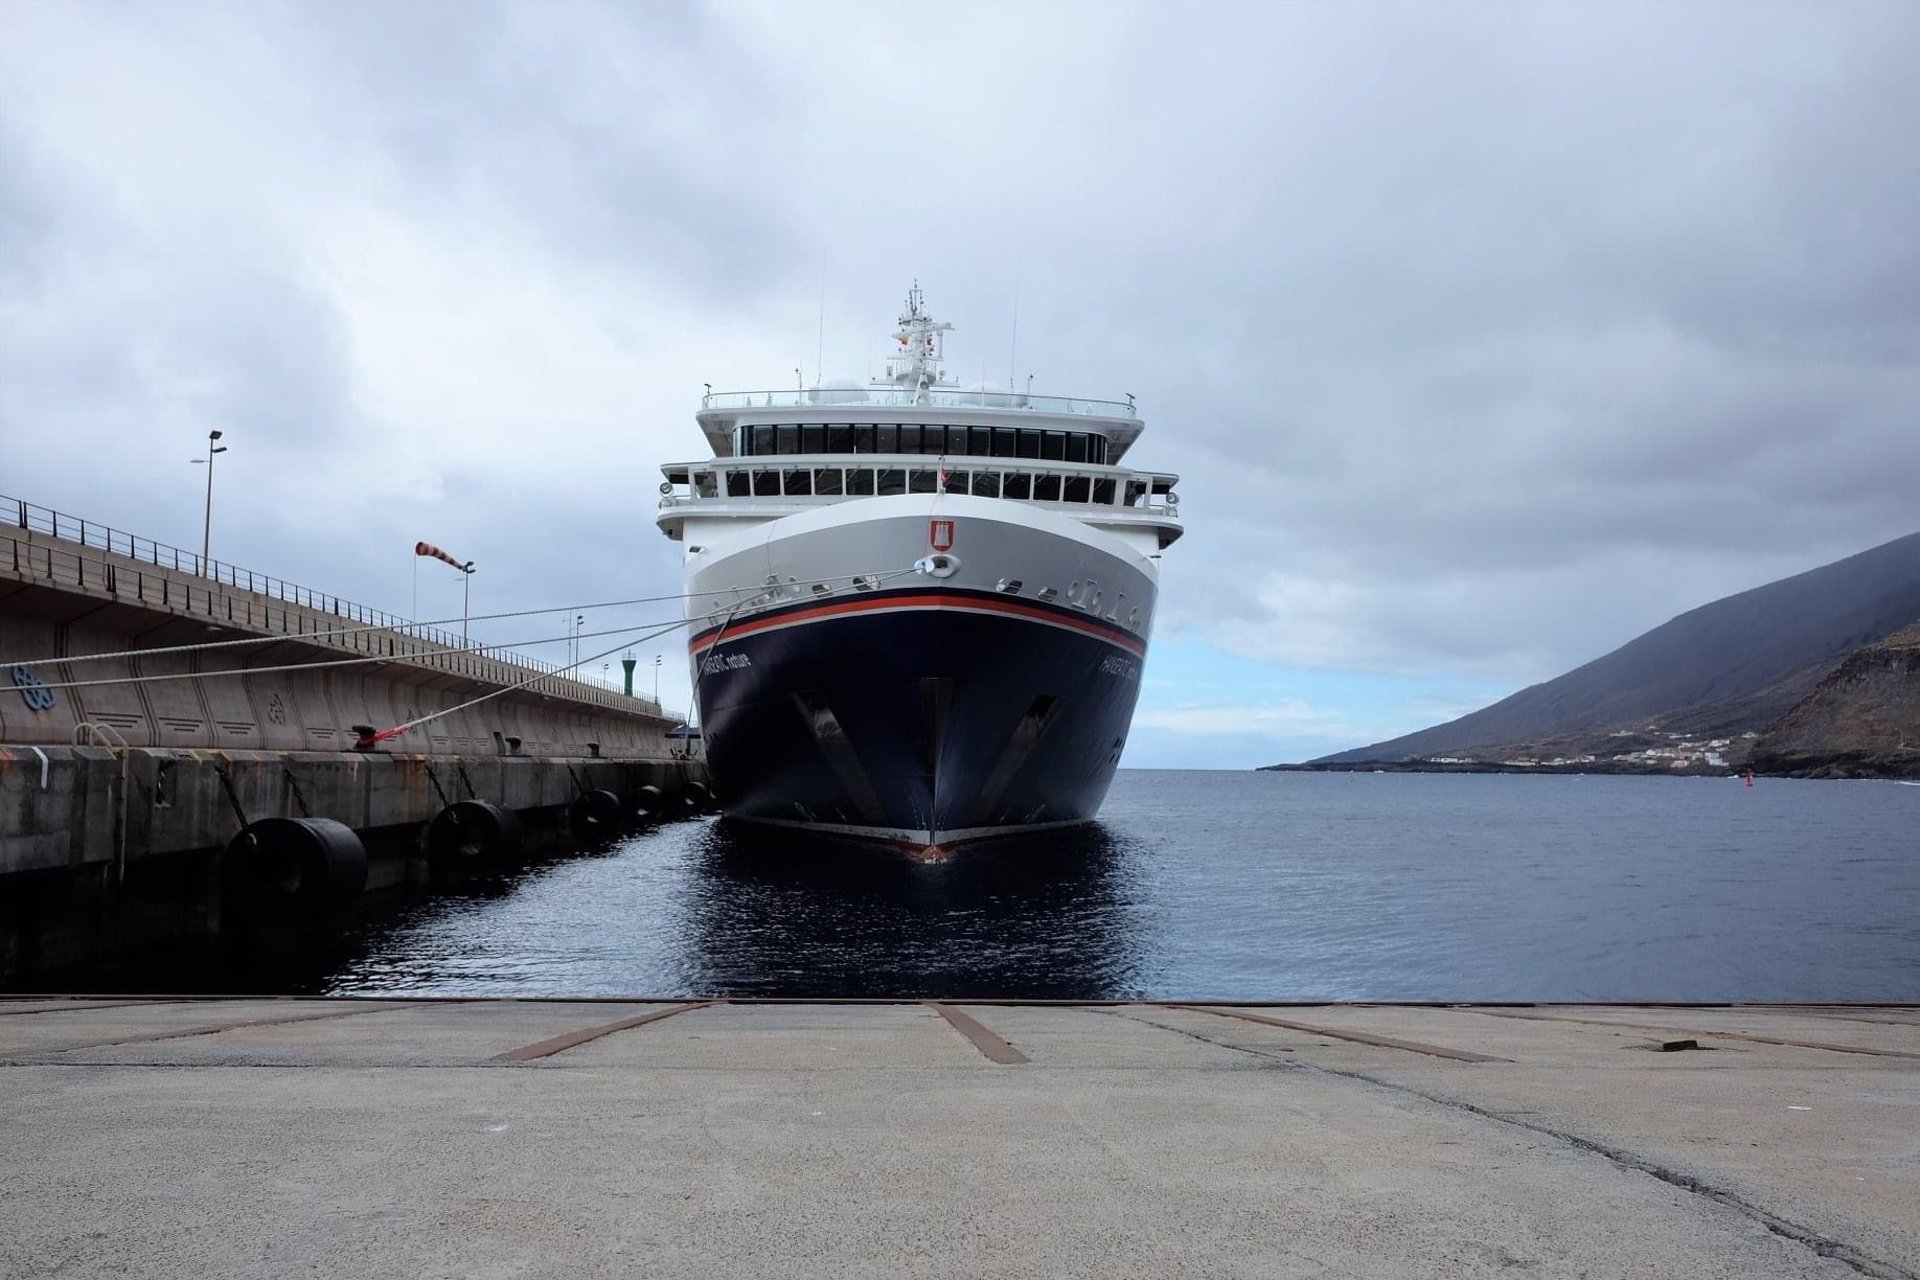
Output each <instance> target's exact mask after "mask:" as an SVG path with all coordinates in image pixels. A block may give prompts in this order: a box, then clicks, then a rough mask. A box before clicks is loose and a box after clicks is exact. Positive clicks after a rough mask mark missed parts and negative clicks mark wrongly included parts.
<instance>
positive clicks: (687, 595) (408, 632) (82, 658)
mask: <svg viewBox="0 0 1920 1280" xmlns="http://www.w3.org/2000/svg"><path fill="white" fill-rule="evenodd" d="M870 576H872V575H870V574H862V573H840V574H834V575H832V576H830V577H824V578H816V579H814V581H816V582H822V583H825V582H842V581H851V580H853V579H855V578H864V577H870ZM745 590H748V588H746V587H741V586H731V587H716V588H714V589H713V590H711V591H689V592H684V593H682V594H680V595H672V596H637V597H635V598H634V599H631V600H604V601H600V602H599V603H596V604H571V605H554V606H552V607H551V608H544V609H512V610H508V611H506V612H504V613H476V614H472V615H469V616H468V617H466V618H438V619H431V620H428V621H424V622H407V623H403V624H398V625H396V624H394V623H378V624H375V625H371V626H358V627H333V628H329V629H327V630H324V631H294V632H283V633H280V634H278V635H260V636H242V637H240V638H238V639H234V640H204V641H201V642H199V643H196V644H175V645H164V646H159V647H155V648H148V649H116V650H109V651H107V652H104V653H76V654H68V655H64V656H59V657H51V658H28V659H23V660H21V661H18V662H8V663H7V664H6V665H7V666H10V667H44V666H51V665H53V664H54V663H58V662H102V661H106V660H107V659H117V658H147V657H155V656H159V655H162V654H170V653H200V652H204V651H206V650H210V649H235V648H240V647H243V646H245V645H255V644H280V643H283V642H286V641H300V640H321V639H327V638H331V637H337V636H352V635H364V634H366V633H367V632H369V631H391V632H393V633H394V634H395V635H401V636H406V637H408V638H410V639H414V640H421V641H425V637H422V636H420V635H418V634H416V628H420V627H438V626H447V625H450V624H451V623H455V622H468V623H473V622H493V621H498V620H499V619H502V618H529V617H534V616H537V615H539V614H544V613H570V612H579V611H583V610H588V609H620V608H627V607H630V606H633V605H638V604H660V603H663V602H666V601H670V600H698V599H701V598H702V597H706V596H720V595H727V594H729V593H731V592H738V591H745ZM641 625H642V626H650V625H652V624H650V623H643V624H641ZM588 634H593V635H612V634H613V632H612V631H600V632H591V633H588ZM567 638H568V637H566V636H560V637H557V638H556V639H559V640H564V639H567ZM554 642H555V641H553V640H517V641H514V642H513V643H514V644H552V643H554ZM426 643H434V642H431V641H426ZM509 647H511V646H509V645H503V644H480V643H475V644H470V645H466V646H463V647H453V646H447V645H439V644H435V647H433V648H431V649H425V650H421V651H420V653H423V654H425V653H478V652H481V651H483V650H487V649H505V648H509ZM388 656H389V657H402V656H418V655H401V654H391V655H388ZM503 661H509V659H503ZM315 665H318V664H315ZM267 669H268V668H264V667H256V668H253V670H256V671H261V670H267ZM210 674H220V673H210ZM81 683H82V682H80V681H68V682H67V683H65V684H49V685H47V687H48V688H50V689H71V688H77V687H79V685H80V684H81ZM95 683H100V684H124V683H127V682H126V681H123V680H105V681H97V682H95Z"/></svg>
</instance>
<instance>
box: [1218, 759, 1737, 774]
mask: <svg viewBox="0 0 1920 1280" xmlns="http://www.w3.org/2000/svg"><path fill="white" fill-rule="evenodd" d="M1254 772H1256V773H1554V774H1582V773H1604V774H1622V775H1628V776H1632V777H1638V778H1729V777H1738V776H1739V775H1740V773H1741V772H1742V771H1741V770H1738V769H1734V768H1732V767H1731V766H1727V765H1720V766H1712V765H1691V764H1690V765H1682V766H1680V767H1679V768H1672V767H1669V768H1665V769H1649V768H1645V767H1644V766H1642V767H1634V766H1631V765H1623V764H1614V763H1613V762H1611V761H1606V760H1592V761H1588V762H1587V763H1585V764H1534V765H1526V764H1504V763H1501V762H1498V761H1490V760H1489V761H1478V760H1476V761H1471V762H1462V763H1459V764H1438V763H1435V762H1433V761H1429V760H1346V761H1340V762H1338V763H1334V762H1326V763H1322V762H1318V761H1307V762H1304V763H1301V764H1263V765H1260V766H1258V767H1257V768H1256V769H1255V770H1254Z"/></svg>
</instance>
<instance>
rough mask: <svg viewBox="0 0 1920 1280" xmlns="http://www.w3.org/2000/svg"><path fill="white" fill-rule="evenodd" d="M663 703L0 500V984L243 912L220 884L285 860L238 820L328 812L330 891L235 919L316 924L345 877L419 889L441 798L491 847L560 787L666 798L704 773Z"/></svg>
mask: <svg viewBox="0 0 1920 1280" xmlns="http://www.w3.org/2000/svg"><path fill="white" fill-rule="evenodd" d="M567 612H568V613H569V614H571V613H572V610H571V609H569V610H567ZM230 642H242V643H239V644H238V645H235V646H234V647H220V648H212V649H206V648H197V647H195V646H202V645H206V644H209V643H211V644H215V645H222V644H228V643H230ZM115 654H117V655H121V656H117V657H116V656H108V657H99V656H97V655H115ZM99 682H105V683H99ZM429 717H430V718H429ZM422 718H426V719H425V722H424V723H422V724H420V725H419V726H418V727H417V728H415V729H412V730H410V731H408V732H406V733H404V734H399V735H397V736H394V737H392V738H390V739H387V740H385V741H384V742H382V743H381V744H380V746H379V748H378V749H377V750H360V749H357V748H358V744H359V743H360V740H361V737H362V734H363V733H366V732H370V731H371V730H374V729H386V728H391V727H393V726H397V725H400V724H403V723H409V724H410V723H412V722H414V721H416V720H420V719H422ZM675 722H676V717H674V716H671V715H668V714H666V713H664V712H663V711H662V709H661V708H660V707H659V706H658V705H656V704H655V703H653V702H651V701H649V700H647V699H644V698H636V697H630V696H628V695H626V694H623V693H620V692H616V691H614V690H612V689H608V688H603V687H601V686H599V685H596V684H593V683H591V682H589V681H584V680H580V679H578V678H576V677H575V676H574V675H573V674H572V673H570V672H568V671H566V670H565V669H562V668H558V667H555V666H553V665H552V664H548V663H543V662H539V661H537V660H535V659H532V658H528V657H526V656H524V655H521V654H517V653H514V652H512V651H510V650H505V649H497V648H493V649H485V650H481V651H476V650H474V649H472V648H469V647H468V646H467V644H466V642H465V638H464V637H463V636H462V635H458V634H454V633H452V632H448V631H441V630H435V629H432V628H428V627H421V626H418V625H415V624H413V623H412V622H410V621H408V620H407V619H403V618H398V617H394V616H392V615H390V614H386V613H382V612H380V611H379V610H376V609H371V608H368V607H367V606H364V605H359V604H355V603H353V602H352V601H349V600H343V599H341V598H340V597H338V596H334V595H329V594H326V593H323V592H317V591H313V590H310V589H308V588H305V587H301V586H297V585H295V584H293V583H289V582H285V581H282V580H280V579H278V578H274V577H271V576H269V575H266V574H263V573H257V572H253V571H249V570H245V569H241V568H238V567H236V566H234V565H230V564H222V563H218V562H213V561H206V562H202V561H201V559H200V557H199V556H197V555H194V554H192V553H189V552H183V551H181V550H180V549H178V548H174V547H168V546H166V545H164V544H161V543H156V542H152V541H149V540H147V539H144V538H138V537H134V536H132V535H129V534H126V533H123V532H121V531H119V530H116V529H112V528H109V527H107V526H104V525H101V524H99V523H95V522H88V521H84V520H77V519H74V518H72V517H67V516H63V515H62V514H61V513H58V512H54V511H50V510H48V509H46V508H44V507H37V506H33V505H32V504H30V503H26V502H23V501H20V500H18V499H11V498H0V987H4V986H7V985H18V984H22V983H26V982H37V981H43V980H45V979H46V977H47V975H50V974H58V973H65V972H77V971H81V970H85V969H93V970H96V971H105V972H113V971H114V970H115V969H116V967H122V966H127V965H137V964H140V963H142V961H143V959H144V957H145V956H146V955H148V954H153V953H160V952H165V951H169V950H177V949H179V948H182V947H187V948H191V947H195V946H198V945H200V944H202V943H206V942H210V941H211V940H213V939H215V938H217V937H219V936H221V935H222V934H223V933H226V932H231V931H232V930H233V928H234V927H235V926H239V927H247V926H249V925H254V924H259V923H261V921H260V919H253V920H249V919H247V918H246V917H247V916H248V914H249V912H248V911H247V910H245V909H242V908H244V907H245V906H246V905H247V904H246V903H243V902H242V901H241V900H242V899H243V898H246V897H247V895H245V894H236V893H235V892H233V886H234V884H235V883H236V881H244V880H246V879H247V878H248V875H249V874H250V873H251V874H252V875H253V877H254V879H256V880H261V881H269V880H270V881H273V882H275V883H279V882H281V881H282V880H284V879H285V878H286V876H285V866H286V865H287V863H286V862H285V861H284V860H276V859H275V858H274V856H273V855H274V854H275V852H276V851H275V850H274V849H272V848H267V847H263V845H262V843H261V838H260V837H259V832H258V830H257V829H256V826H255V824H259V823H261V822H263V821H266V822H268V823H271V824H275V825H276V827H277V828H278V830H279V832H280V833H281V834H282V835H283V836H284V835H285V833H286V826H287V824H291V823H309V822H313V821H323V822H333V823H339V824H340V825H341V826H342V827H343V828H345V832H343V833H339V834H340V835H341V836H343V837H344V838H343V839H342V840H340V841H338V842H337V844H338V847H336V848H334V849H332V850H330V851H329V857H331V858H334V861H333V862H330V863H329V864H328V868H315V870H316V871H325V870H327V869H329V868H330V869H332V870H334V871H337V872H338V873H339V875H338V878H339V879H340V881H341V883H342V884H343V885H346V886H347V887H349V888H352V892H351V893H348V892H344V891H342V892H341V893H338V894H335V895H333V896H332V897H331V898H329V899H327V900H326V901H324V902H318V905H317V907H316V908H315V909H307V910H302V911H300V912H291V911H288V910H284V909H283V908H284V907H285V906H286V905H287V904H285V903H278V904H274V910H273V911H271V912H259V911H255V912H253V913H252V914H253V915H254V916H256V917H262V916H265V915H271V917H272V920H271V923H272V926H273V927H275V928H278V927H280V926H282V925H285V924H288V923H295V924H298V925H300V926H303V927H305V926H315V927H321V928H324V927H325V926H326V924H327V922H328V918H330V917H332V916H337V915H338V909H341V908H344V907H345V906H347V905H349V904H350V903H351V901H352V900H353V899H355V898H357V897H358V896H359V894H360V893H362V892H376V893H377V892H378V891H380V890H382V889H388V888H393V887H396V886H400V885H403V884H410V885H416V886H425V885H428V884H430V883H432V882H433V881H434V879H435V872H436V867H435V865H434V861H433V859H432V858H431V857H430V856H429V854H430V850H429V849H428V848H427V841H426V839H425V836H426V833H427V830H428V824H430V823H432V822H434V821H435V820H436V819H438V818H440V817H441V816H442V815H444V814H446V813H447V812H448V811H449V810H450V809H451V808H452V807H453V806H456V805H464V806H466V808H464V809H463V810H462V811H461V813H462V814H467V813H470V812H471V807H472V806H473V805H475V804H481V805H485V806H490V807H491V808H492V809H493V810H496V811H499V812H500V813H503V814H505V815H508V816H507V817H505V818H503V819H501V821H503V822H505V823H508V824H510V826H511V838H510V839H508V838H504V837H503V838H502V839H500V840H499V841H496V842H495V843H497V844H499V845H500V846H502V847H503V848H502V849H501V850H495V849H491V848H490V849H489V850H488V857H489V858H490V859H492V860H496V861H497V860H498V859H497V858H496V857H495V854H499V853H502V852H503V851H504V854H505V855H511V856H520V855H532V854H538V853H544V852H549V851H552V850H553V849H556V848H561V847H565V846H566V844H567V843H568V841H569V838H570V836H572V835H577V834H578V830H579V827H580V823H579V822H578V821H576V820H575V813H574V810H575V807H576V806H583V805H584V806H586V807H587V808H588V809H594V806H596V805H599V806H603V808H604V809H607V810H619V811H621V814H622V815H633V814H635V813H637V812H638V811H640V810H642V809H644V810H646V811H647V812H648V814H649V815H650V816H651V817H654V818H658V817H661V816H668V815H673V814H683V813H685V812H687V811H688V809H689V807H690V806H689V805H688V804H687V803H686V802H687V800H688V799H689V797H692V798H693V800H694V801H695V804H694V806H692V807H697V806H698V803H699V802H700V797H701V795H702V794H703V793H702V791H701V789H700V785H699V784H701V783H702V782H703V781H704V778H705V773H704V768H703V766H702V765H701V764H700V762H699V761H697V760H693V759H688V758H685V757H684V756H681V755H677V754H676V752H675V751H674V749H673V745H672V743H671V742H670V740H669V738H668V737H667V734H668V732H669V730H670V729H671V728H672V727H673V725H674V724H675ZM595 793H603V794H601V795H596V794H595ZM594 811H595V812H597V813H599V817H598V818H597V819H596V829H598V830H601V831H602V832H604V830H605V828H606V827H607V826H609V825H610V821H609V818H608V813H607V812H604V811H602V810H594ZM484 816H485V818H486V820H487V821H492V820H493V817H492V816H491V815H484ZM471 831H472V827H471V825H469V826H468V827H467V828H466V829H465V830H464V832H462V833H459V834H460V835H461V838H462V839H463V840H464V841H465V842H466V843H467V844H468V845H470V846H471V845H472V843H473V842H472V841H471V839H469V838H468V836H469V835H470V833H471ZM505 846H511V847H510V848H505ZM343 851H344V853H343ZM344 854H351V857H350V858H348V859H347V861H350V862H352V863H353V864H354V865H352V866H351V867H347V866H345V864H344V863H341V862H340V861H339V858H340V857H341V856H344ZM289 856H290V855H289ZM270 863H271V864H273V869H272V870H270V871H268V870H261V868H263V867H267V866H268V865H269V864H270ZM438 870H440V871H444V870H445V866H444V859H443V860H442V865H441V866H440V867H439V868H438ZM254 897H255V898H256V899H257V897H258V895H254ZM334 899H338V900H337V901H336V900H334ZM316 901H317V899H316ZM253 905H256V906H257V905H259V904H258V902H257V901H255V902H253ZM309 905H313V904H309ZM319 908H324V909H319ZM296 916H297V919H296V918H295V917H296Z"/></svg>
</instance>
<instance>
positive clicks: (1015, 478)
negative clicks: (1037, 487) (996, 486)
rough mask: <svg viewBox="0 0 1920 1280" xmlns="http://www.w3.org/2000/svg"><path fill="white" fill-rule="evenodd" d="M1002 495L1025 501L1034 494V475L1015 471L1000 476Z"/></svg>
mask: <svg viewBox="0 0 1920 1280" xmlns="http://www.w3.org/2000/svg"><path fill="white" fill-rule="evenodd" d="M1000 485H1001V487H1000V496H1001V497H1003V498H1019V499H1021V500H1022V501H1025V500H1026V499H1028V498H1031V497H1032V496H1033V477H1032V476H1030V475H1027V474H1026V473H1025V472H1015V473H1013V474H1011V475H1003V476H1001V478H1000Z"/></svg>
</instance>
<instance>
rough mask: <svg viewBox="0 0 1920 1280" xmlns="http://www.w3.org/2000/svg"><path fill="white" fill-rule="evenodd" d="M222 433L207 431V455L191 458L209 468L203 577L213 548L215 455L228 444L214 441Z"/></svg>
mask: <svg viewBox="0 0 1920 1280" xmlns="http://www.w3.org/2000/svg"><path fill="white" fill-rule="evenodd" d="M222 434H223V433H222V432H219V431H209V432H207V456H206V457H204V458H192V459H189V461H191V462H192V463H193V465H194V466H196V467H197V466H200V465H201V464H203V463H204V464H205V465H206V468H207V516H206V521H205V523H203V524H202V525H201V526H200V576H201V577H203V578H204V577H205V576H207V559H208V557H209V555H210V554H211V553H212V550H213V455H214V454H216V453H225V452H226V451H227V446H225V445H223V444H215V443H214V441H216V440H218V439H219V438H220V437H221V435H222Z"/></svg>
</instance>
